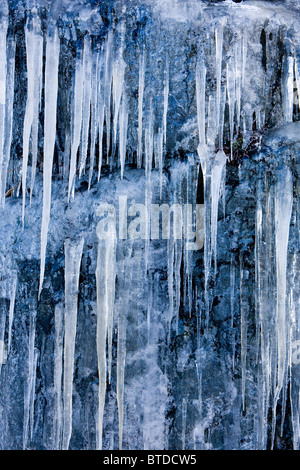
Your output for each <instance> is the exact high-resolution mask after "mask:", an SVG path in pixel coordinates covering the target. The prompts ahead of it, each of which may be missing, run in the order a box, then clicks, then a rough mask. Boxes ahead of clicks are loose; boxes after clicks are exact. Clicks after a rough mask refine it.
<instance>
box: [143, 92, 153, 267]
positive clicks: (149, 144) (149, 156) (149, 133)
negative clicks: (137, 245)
mask: <svg viewBox="0 0 300 470" xmlns="http://www.w3.org/2000/svg"><path fill="white" fill-rule="evenodd" d="M153 125H154V115H153V103H152V98H151V100H150V110H149V117H148V123H147V126H146V129H145V178H146V181H145V206H146V233H145V266H146V269H145V274H147V267H148V256H149V243H150V212H151V210H150V208H151V200H152V191H151V175H152V163H153V150H154V134H153Z"/></svg>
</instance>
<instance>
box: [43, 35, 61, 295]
mask: <svg viewBox="0 0 300 470" xmlns="http://www.w3.org/2000/svg"><path fill="white" fill-rule="evenodd" d="M58 60H59V37H58V32H57V29H56V28H55V29H54V31H53V33H52V34H51V33H50V31H48V35H47V44H46V68H45V124H44V170H43V214H42V229H41V273H40V285H39V297H40V295H41V291H42V288H43V281H44V273H45V260H46V248H47V238H48V228H49V222H50V208H51V181H52V166H53V155H54V147H55V136H56V108H57V89H58Z"/></svg>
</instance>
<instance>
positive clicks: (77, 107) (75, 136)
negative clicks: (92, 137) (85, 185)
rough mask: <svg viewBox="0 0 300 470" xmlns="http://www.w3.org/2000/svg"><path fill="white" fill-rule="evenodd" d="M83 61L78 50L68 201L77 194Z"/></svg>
mask: <svg viewBox="0 0 300 470" xmlns="http://www.w3.org/2000/svg"><path fill="white" fill-rule="evenodd" d="M83 74H84V71H83V63H82V53H81V51H79V52H78V57H77V59H76V67H75V83H74V96H73V115H72V116H73V119H72V122H73V126H72V146H71V161H70V173H69V188H68V201H70V199H71V197H72V199H73V198H74V194H75V175H76V159H77V152H78V149H79V145H80V135H81V127H82V104H83V99H82V98H83V77H84V75H83Z"/></svg>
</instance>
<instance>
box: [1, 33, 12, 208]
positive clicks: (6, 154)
mask: <svg viewBox="0 0 300 470" xmlns="http://www.w3.org/2000/svg"><path fill="white" fill-rule="evenodd" d="M7 49H8V51H7V75H6V97H5V101H6V109H5V131H4V147H3V162H2V170H1V171H0V174H1V179H0V189H1V193H0V205H1V206H2V207H4V204H5V191H6V185H7V172H8V165H9V161H10V150H11V140H12V127H13V108H14V85H15V52H16V43H15V39H14V38H12V37H11V38H9V40H8V48H7Z"/></svg>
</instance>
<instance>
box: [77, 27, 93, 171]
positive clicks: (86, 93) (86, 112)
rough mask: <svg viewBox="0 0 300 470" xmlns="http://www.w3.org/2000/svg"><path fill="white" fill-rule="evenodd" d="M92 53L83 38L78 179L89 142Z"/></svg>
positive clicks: (87, 38) (82, 169)
mask: <svg viewBox="0 0 300 470" xmlns="http://www.w3.org/2000/svg"><path fill="white" fill-rule="evenodd" d="M91 79H92V52H91V39H90V37H89V36H85V38H84V49H83V92H82V99H83V103H82V138H81V148H80V164H79V178H81V175H82V173H84V171H85V165H86V159H87V151H88V141H89V128H90V115H91V95H92V82H91Z"/></svg>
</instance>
